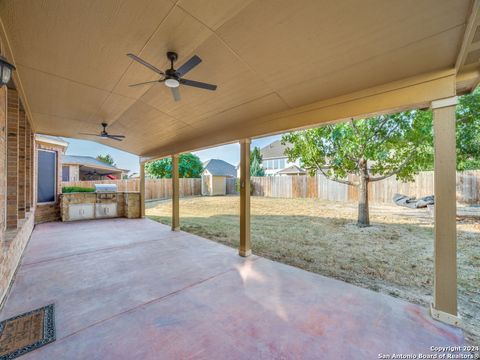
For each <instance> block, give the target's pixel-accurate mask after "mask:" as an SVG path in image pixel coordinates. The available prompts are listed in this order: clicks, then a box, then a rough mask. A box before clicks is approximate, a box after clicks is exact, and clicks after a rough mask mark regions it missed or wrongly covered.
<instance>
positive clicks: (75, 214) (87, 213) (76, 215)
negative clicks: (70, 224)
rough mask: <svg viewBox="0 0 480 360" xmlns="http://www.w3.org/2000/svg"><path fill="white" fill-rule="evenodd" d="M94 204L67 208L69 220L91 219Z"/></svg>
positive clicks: (72, 205)
mask: <svg viewBox="0 0 480 360" xmlns="http://www.w3.org/2000/svg"><path fill="white" fill-rule="evenodd" d="M93 208H94V204H71V205H69V206H68V217H69V220H71V221H72V220H84V219H93V218H94V214H93Z"/></svg>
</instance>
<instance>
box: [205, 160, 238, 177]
mask: <svg viewBox="0 0 480 360" xmlns="http://www.w3.org/2000/svg"><path fill="white" fill-rule="evenodd" d="M203 170H204V171H205V170H208V172H209V173H210V174H212V175H213V176H231V177H237V170H236V169H235V166H233V165H232V164H229V163H228V162H226V161H223V160H220V159H210V160H208V161H206V162H205V163H204V164H203Z"/></svg>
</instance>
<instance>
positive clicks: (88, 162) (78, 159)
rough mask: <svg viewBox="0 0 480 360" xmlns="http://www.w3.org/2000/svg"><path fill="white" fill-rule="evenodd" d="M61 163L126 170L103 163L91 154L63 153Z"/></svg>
mask: <svg viewBox="0 0 480 360" xmlns="http://www.w3.org/2000/svg"><path fill="white" fill-rule="evenodd" d="M62 164H75V165H83V166H88V167H93V168H101V169H109V170H115V171H128V170H127V169H120V168H117V167H116V166H112V165H110V164H107V163H104V162H103V161H100V160H97V159H95V158H94V157H91V156H80V155H63V156H62Z"/></svg>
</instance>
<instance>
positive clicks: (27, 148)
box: [25, 119, 32, 211]
mask: <svg viewBox="0 0 480 360" xmlns="http://www.w3.org/2000/svg"><path fill="white" fill-rule="evenodd" d="M31 132H32V128H31V127H30V123H29V121H28V119H26V121H25V211H30V207H31V206H32V193H31V186H32V178H31V175H30V173H31V171H32V164H31V162H32V161H31V160H32V159H31V156H32V150H31V146H32V142H31V141H32V136H31Z"/></svg>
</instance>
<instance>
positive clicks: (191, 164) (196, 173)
mask: <svg viewBox="0 0 480 360" xmlns="http://www.w3.org/2000/svg"><path fill="white" fill-rule="evenodd" d="M202 171H203V165H202V162H201V161H200V158H199V157H198V156H197V155H194V154H192V153H185V154H180V156H179V164H178V172H179V176H180V177H181V178H199V177H200V176H201V174H202ZM145 173H146V174H147V176H148V177H150V178H153V179H159V178H168V179H170V178H171V177H172V158H171V157H168V158H164V159H160V160H155V161H151V162H149V163H147V164H145Z"/></svg>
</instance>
